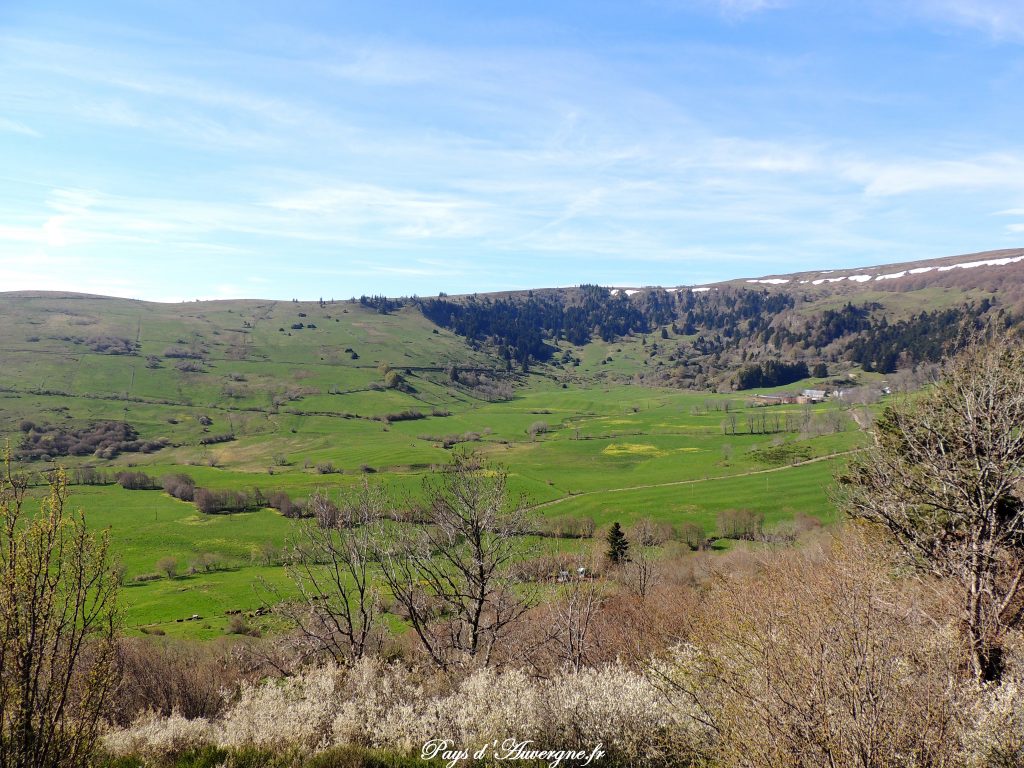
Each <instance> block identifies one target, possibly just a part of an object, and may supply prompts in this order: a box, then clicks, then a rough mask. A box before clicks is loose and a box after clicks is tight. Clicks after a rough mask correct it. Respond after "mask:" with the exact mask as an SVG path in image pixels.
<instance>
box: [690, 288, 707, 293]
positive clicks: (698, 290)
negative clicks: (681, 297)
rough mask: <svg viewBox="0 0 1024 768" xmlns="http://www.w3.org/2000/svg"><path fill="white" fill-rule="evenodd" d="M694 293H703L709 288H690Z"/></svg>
mask: <svg viewBox="0 0 1024 768" xmlns="http://www.w3.org/2000/svg"><path fill="white" fill-rule="evenodd" d="M690 290H691V291H693V292H694V293H704V291H710V290H711V289H710V288H691V289H690Z"/></svg>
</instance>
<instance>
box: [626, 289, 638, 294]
mask: <svg viewBox="0 0 1024 768" xmlns="http://www.w3.org/2000/svg"><path fill="white" fill-rule="evenodd" d="M634 293H640V291H638V290H636V289H630V288H627V289H626V295H627V296H632V295H633V294H634Z"/></svg>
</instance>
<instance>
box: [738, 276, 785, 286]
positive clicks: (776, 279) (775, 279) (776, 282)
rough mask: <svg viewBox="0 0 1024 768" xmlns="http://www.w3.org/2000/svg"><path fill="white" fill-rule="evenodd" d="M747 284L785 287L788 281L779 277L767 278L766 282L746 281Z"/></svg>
mask: <svg viewBox="0 0 1024 768" xmlns="http://www.w3.org/2000/svg"><path fill="white" fill-rule="evenodd" d="M747 282H748V283H765V284H766V285H785V284H786V283H788V282H789V280H784V279H783V278H781V277H769V278H767V279H766V280H747Z"/></svg>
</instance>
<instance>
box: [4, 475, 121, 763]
mask: <svg viewBox="0 0 1024 768" xmlns="http://www.w3.org/2000/svg"><path fill="white" fill-rule="evenodd" d="M27 489H28V483H27V481H26V480H25V478H24V477H19V476H18V475H16V474H15V473H13V472H12V470H11V464H10V458H9V456H8V458H7V460H6V461H5V465H4V470H3V476H2V477H0V765H3V766H11V767H12V768H15V767H16V768H58V767H59V766H69V767H70V766H80V765H85V764H87V763H88V761H89V760H90V758H91V752H92V749H93V747H94V745H95V743H96V739H97V736H98V731H99V726H100V723H101V719H102V717H103V715H104V712H105V710H106V708H107V704H108V702H109V697H110V694H111V691H112V689H113V687H114V682H115V681H114V654H115V648H114V642H115V636H116V633H117V627H118V623H119V614H118V611H117V605H116V598H117V587H118V581H117V578H116V576H115V575H114V573H113V568H112V564H111V559H110V553H109V540H108V537H107V535H106V534H105V533H104V534H102V535H99V536H95V535H93V534H92V533H90V532H89V531H88V530H87V528H86V524H85V517H84V515H83V514H82V513H81V512H77V513H74V514H72V513H70V512H68V511H67V510H66V509H65V507H66V503H67V498H68V493H67V478H66V476H65V474H64V472H63V470H60V471H57V472H55V473H53V474H52V475H51V476H50V478H49V492H48V493H47V495H46V496H45V497H43V499H42V501H41V502H40V504H39V508H38V511H33V512H32V513H31V514H29V513H26V510H25V499H26V493H27Z"/></svg>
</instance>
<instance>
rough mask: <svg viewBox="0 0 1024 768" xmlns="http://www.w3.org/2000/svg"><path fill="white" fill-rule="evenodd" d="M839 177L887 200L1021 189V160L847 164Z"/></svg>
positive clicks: (1023, 181)
mask: <svg viewBox="0 0 1024 768" xmlns="http://www.w3.org/2000/svg"><path fill="white" fill-rule="evenodd" d="M841 168H842V174H843V175H844V176H845V177H846V178H848V179H850V180H851V181H854V182H857V183H859V184H863V185H864V192H865V194H867V195H869V196H873V197H888V196H892V195H902V194H908V193H912V192H930V191H935V190H940V189H984V188H990V189H996V188H1009V189H1024V157H1021V156H1019V155H1015V154H998V155H984V156H979V157H974V158H966V159H951V160H910V161H905V160H903V161H894V162H891V163H880V162H878V161H875V160H860V161H848V162H846V163H844V164H841Z"/></svg>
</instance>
